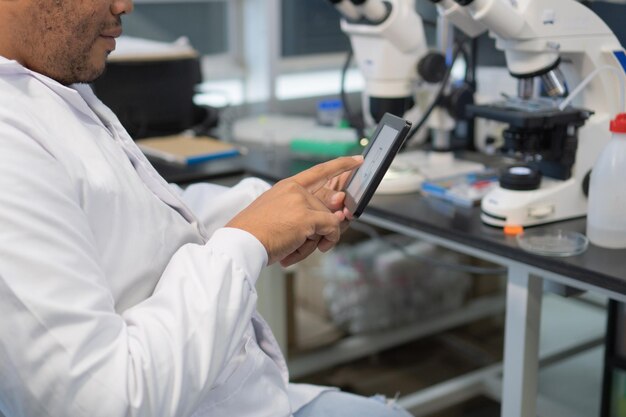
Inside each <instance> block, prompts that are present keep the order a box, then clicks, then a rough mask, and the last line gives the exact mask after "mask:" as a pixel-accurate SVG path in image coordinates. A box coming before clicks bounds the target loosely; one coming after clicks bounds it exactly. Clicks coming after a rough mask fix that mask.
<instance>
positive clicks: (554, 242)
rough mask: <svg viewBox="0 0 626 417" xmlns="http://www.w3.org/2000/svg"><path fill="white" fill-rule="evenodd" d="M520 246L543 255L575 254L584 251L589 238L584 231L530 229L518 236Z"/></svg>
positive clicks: (561, 255) (560, 255) (563, 255)
mask: <svg viewBox="0 0 626 417" xmlns="http://www.w3.org/2000/svg"><path fill="white" fill-rule="evenodd" d="M516 238H517V243H518V244H519V246H520V248H522V249H524V250H525V251H527V252H532V253H536V254H538V255H543V256H557V257H565V256H575V255H579V254H581V253H583V252H584V251H585V250H586V249H587V246H588V245H589V240H588V239H587V237H586V236H585V235H583V234H582V233H577V232H568V231H564V230H561V229H558V230H542V229H529V230H525V231H524V232H523V233H520V234H518V235H517V236H516Z"/></svg>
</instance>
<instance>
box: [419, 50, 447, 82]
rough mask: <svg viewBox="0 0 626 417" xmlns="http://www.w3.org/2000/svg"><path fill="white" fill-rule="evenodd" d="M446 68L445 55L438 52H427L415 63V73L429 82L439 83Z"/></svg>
mask: <svg viewBox="0 0 626 417" xmlns="http://www.w3.org/2000/svg"><path fill="white" fill-rule="evenodd" d="M447 70H448V66H447V65H446V57H445V56H443V55H442V54H441V53H439V52H429V53H427V54H426V55H425V56H424V57H423V58H422V59H420V61H419V62H418V63H417V73H418V74H419V75H420V77H422V79H424V81H426V82H428V83H431V84H435V83H440V82H441V81H442V80H443V78H444V77H445V75H446V71H447Z"/></svg>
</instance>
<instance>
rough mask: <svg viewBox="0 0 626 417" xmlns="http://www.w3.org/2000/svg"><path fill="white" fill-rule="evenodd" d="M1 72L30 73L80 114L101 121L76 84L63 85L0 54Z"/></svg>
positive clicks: (1, 73) (10, 73)
mask: <svg viewBox="0 0 626 417" xmlns="http://www.w3.org/2000/svg"><path fill="white" fill-rule="evenodd" d="M3 74H5V75H15V74H25V75H30V76H32V77H34V78H36V79H37V80H39V81H41V82H42V83H43V84H44V85H45V86H47V87H48V88H50V89H51V90H52V91H54V92H55V93H56V94H58V95H59V96H61V97H62V98H63V99H64V100H65V101H67V102H68V103H69V104H70V105H71V106H73V107H74V108H76V109H77V110H78V111H80V112H81V113H82V114H84V115H85V116H87V117H89V118H90V119H93V120H94V121H96V122H100V123H101V121H100V119H99V118H98V116H97V115H96V114H95V113H94V112H93V110H92V109H91V108H90V107H89V106H88V105H87V103H86V102H85V100H84V99H83V97H81V95H80V94H79V93H78V91H76V89H75V87H76V84H74V85H72V86H71V87H68V86H65V85H63V84H61V83H59V82H58V81H56V80H53V79H52V78H50V77H48V76H46V75H43V74H40V73H38V72H36V71H32V70H30V69H28V68H26V67H24V66H23V65H22V64H20V63H19V62H17V61H15V60H10V59H7V58H5V57H3V56H0V75H3ZM87 88H89V87H87Z"/></svg>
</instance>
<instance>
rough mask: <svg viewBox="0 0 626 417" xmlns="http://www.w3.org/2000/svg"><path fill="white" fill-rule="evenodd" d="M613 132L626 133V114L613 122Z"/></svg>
mask: <svg viewBox="0 0 626 417" xmlns="http://www.w3.org/2000/svg"><path fill="white" fill-rule="evenodd" d="M610 130H611V132H614V133H626V113H620V114H618V115H617V116H615V119H613V120H611V126H610Z"/></svg>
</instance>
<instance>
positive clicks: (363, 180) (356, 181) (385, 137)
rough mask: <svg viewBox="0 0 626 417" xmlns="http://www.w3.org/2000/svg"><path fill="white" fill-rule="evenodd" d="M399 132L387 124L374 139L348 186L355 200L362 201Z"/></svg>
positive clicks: (348, 191) (348, 190)
mask: <svg viewBox="0 0 626 417" xmlns="http://www.w3.org/2000/svg"><path fill="white" fill-rule="evenodd" d="M398 133H399V131H398V130H396V129H394V128H392V127H390V126H387V125H385V126H383V128H382V129H381V131H380V133H379V134H378V136H377V137H376V138H375V139H374V143H373V144H372V147H371V148H370V150H369V151H368V152H367V154H366V155H365V159H364V160H363V164H362V165H361V166H360V167H359V169H358V170H357V171H356V172H355V173H354V177H352V179H351V181H350V184H348V187H347V188H346V192H347V193H349V194H350V195H351V196H352V197H353V198H354V200H355V201H360V200H361V198H363V194H364V193H365V190H366V189H367V187H368V185H369V184H370V183H371V182H372V179H373V178H374V174H376V171H377V170H378V168H379V167H380V165H381V163H382V162H383V160H384V159H385V156H386V155H387V153H389V151H390V149H391V147H392V145H393V143H394V140H395V138H396V136H398Z"/></svg>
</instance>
